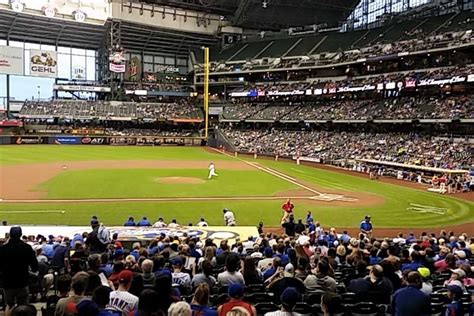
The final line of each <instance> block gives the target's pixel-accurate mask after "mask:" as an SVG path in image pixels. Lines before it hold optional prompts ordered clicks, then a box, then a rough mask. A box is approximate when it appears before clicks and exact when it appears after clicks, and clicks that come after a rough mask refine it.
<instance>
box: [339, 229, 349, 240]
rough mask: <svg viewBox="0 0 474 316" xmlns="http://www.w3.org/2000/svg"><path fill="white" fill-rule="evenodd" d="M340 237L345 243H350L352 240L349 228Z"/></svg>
mask: <svg viewBox="0 0 474 316" xmlns="http://www.w3.org/2000/svg"><path fill="white" fill-rule="evenodd" d="M340 239H341V241H342V242H343V243H348V242H349V241H350V240H351V236H349V234H348V233H347V230H345V231H343V232H342V235H341V238H340Z"/></svg>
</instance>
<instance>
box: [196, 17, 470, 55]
mask: <svg viewBox="0 0 474 316" xmlns="http://www.w3.org/2000/svg"><path fill="white" fill-rule="evenodd" d="M471 28H474V15H473V13H472V12H470V11H466V12H461V13H458V14H455V13H450V14H446V15H441V16H434V17H429V18H419V19H413V20H402V19H398V20H396V21H395V22H391V23H389V24H386V25H384V26H382V27H378V28H375V29H370V30H359V31H351V32H344V33H341V32H331V33H319V34H314V35H306V36H291V37H286V38H273V39H263V40H262V41H256V42H248V43H239V44H236V45H234V46H232V47H230V48H226V49H224V50H222V51H220V52H215V53H214V52H213V53H212V54H211V60H213V61H234V62H235V61H244V60H249V59H252V58H277V57H291V56H307V55H309V54H310V53H327V52H339V51H344V50H350V49H354V48H364V47H367V46H370V45H374V44H387V43H393V42H397V41H403V40H410V39H414V38H417V37H420V36H422V35H425V36H428V35H432V34H433V32H435V31H436V32H437V33H446V32H451V31H458V30H468V29H471ZM195 55H196V59H197V60H198V61H199V60H201V59H202V57H201V56H202V53H197V54H196V53H195Z"/></svg>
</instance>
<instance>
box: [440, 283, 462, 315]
mask: <svg viewBox="0 0 474 316" xmlns="http://www.w3.org/2000/svg"><path fill="white" fill-rule="evenodd" d="M462 295H463V290H462V288H460V287H459V286H457V285H449V286H448V298H449V299H450V300H451V303H449V304H448V305H447V306H446V312H445V314H444V315H445V316H463V315H464V312H463V306H462V302H461V297H462Z"/></svg>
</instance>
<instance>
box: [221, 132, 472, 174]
mask: <svg viewBox="0 0 474 316" xmlns="http://www.w3.org/2000/svg"><path fill="white" fill-rule="evenodd" d="M224 133H225V135H226V136H227V138H228V139H229V140H230V141H231V143H232V144H233V145H234V146H235V148H236V149H237V150H238V151H241V152H250V153H255V152H257V153H262V154H270V155H279V156H287V157H293V156H300V157H302V156H309V157H317V158H320V159H322V160H323V161H325V162H328V163H330V162H331V161H337V160H341V159H342V160H348V159H356V158H357V159H375V160H382V161H388V162H397V163H407V164H414V165H419V166H427V167H439V168H446V169H462V168H466V167H467V168H469V166H471V165H472V164H473V163H474V161H473V159H472V157H473V156H472V152H471V149H472V144H471V143H469V142H468V140H465V141H463V142H452V141H451V140H450V139H447V138H446V139H442V138H437V137H430V136H423V135H418V134H414V133H412V134H400V133H390V134H389V133H386V134H385V133H381V134H372V133H361V132H358V133H346V132H328V131H286V130H278V129H270V130H238V129H224Z"/></svg>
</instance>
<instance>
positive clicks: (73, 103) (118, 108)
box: [20, 100, 202, 120]
mask: <svg viewBox="0 0 474 316" xmlns="http://www.w3.org/2000/svg"><path fill="white" fill-rule="evenodd" d="M20 117H62V118H70V119H74V118H105V119H109V118H112V117H118V118H132V119H151V120H163V119H176V118H186V119H199V118H202V112H201V110H200V109H199V108H197V107H195V106H194V105H193V104H191V102H188V101H187V100H182V101H176V102H172V103H164V102H163V103H135V102H119V101H110V102H109V101H83V100H53V101H27V102H25V104H24V105H23V106H22V108H21V110H20Z"/></svg>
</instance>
